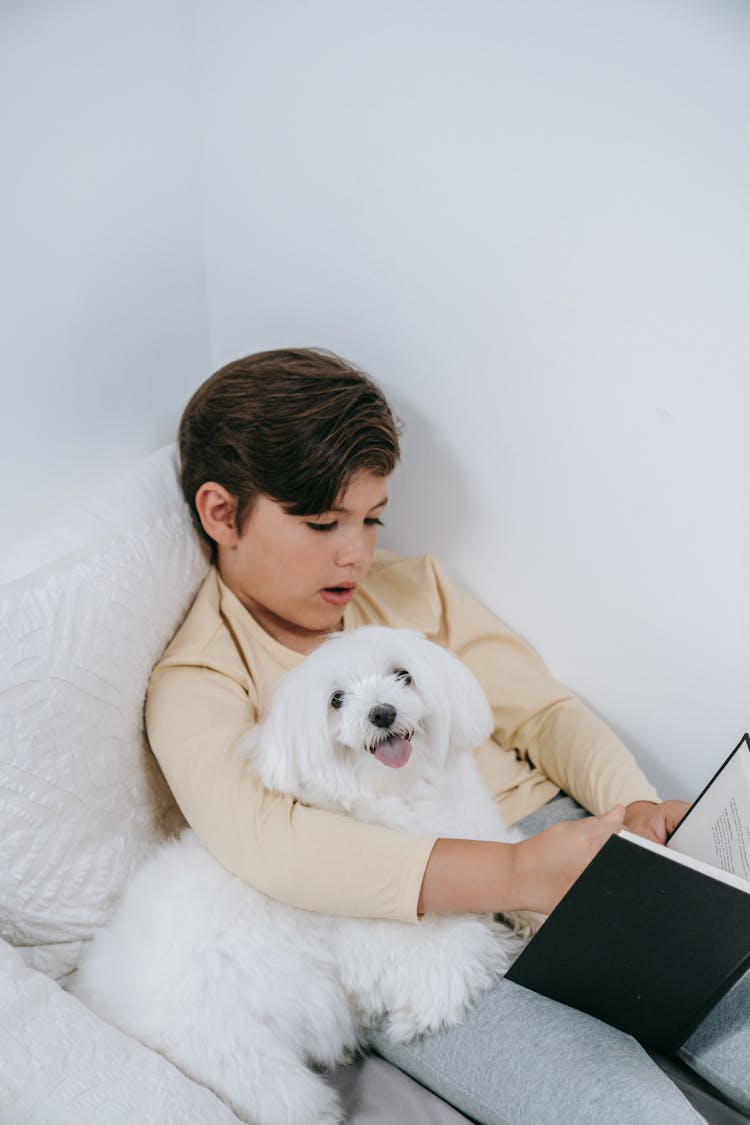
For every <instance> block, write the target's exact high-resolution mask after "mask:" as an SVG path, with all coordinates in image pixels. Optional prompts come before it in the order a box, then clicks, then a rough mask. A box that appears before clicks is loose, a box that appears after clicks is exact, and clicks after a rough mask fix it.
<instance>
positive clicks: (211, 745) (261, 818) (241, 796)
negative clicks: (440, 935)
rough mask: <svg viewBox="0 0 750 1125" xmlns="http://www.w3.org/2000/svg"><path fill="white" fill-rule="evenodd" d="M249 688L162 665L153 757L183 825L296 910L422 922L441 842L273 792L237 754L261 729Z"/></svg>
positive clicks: (150, 704) (156, 684)
mask: <svg viewBox="0 0 750 1125" xmlns="http://www.w3.org/2000/svg"><path fill="white" fill-rule="evenodd" d="M255 718H256V716H255V714H254V711H253V707H252V704H251V702H250V700H249V698H248V695H247V692H246V690H245V688H244V687H243V686H242V685H241V684H240V683H238V682H237V681H236V680H235V679H233V678H232V676H231V675H229V674H226V673H225V672H223V671H221V670H219V669H216V668H210V667H205V666H199V665H191V664H179V663H178V664H175V663H167V664H165V665H161V666H157V668H156V670H155V672H154V674H153V676H152V678H151V683H150V685H149V691H148V695H147V701H146V726H147V731H148V737H149V741H150V744H151V747H152V749H153V752H154V754H155V755H156V758H157V760H158V762H159V765H160V766H161V769H162V772H163V773H164V776H165V778H166V780H167V783H168V784H169V786H170V788H171V790H172V793H173V794H174V796H175V799H176V800H177V803H178V805H179V806H180V808H181V810H182V812H183V815H184V816H185V819H186V820H187V821H188V823H189V824H190V826H191V827H192V828H193V829H194V830H195V832H196V834H197V835H198V836H199V838H200V839H201V840H202V841H203V843H204V844H205V845H206V847H207V848H208V849H209V850H210V851H211V852H212V853H213V855H214V856H215V857H216V858H217V859H218V860H219V862H220V863H221V864H222V865H223V866H224V867H225V868H227V870H229V871H231V872H232V873H233V874H235V875H237V876H238V877H239V878H241V879H242V880H243V881H245V882H246V883H248V884H250V885H251V886H253V887H255V888H256V889H257V890H259V891H261V892H263V893H264V894H267V895H269V897H271V898H274V899H277V900H279V901H281V902H286V903H289V904H290V905H292V906H296V907H301V908H302V909H305V910H312V911H318V912H320V913H326V914H334V915H346V916H348V917H368V918H393V919H397V920H399V921H403V922H416V921H417V902H418V899H419V892H420V889H421V885H422V879H423V876H424V871H425V868H426V866H427V861H428V859H429V856H430V852H431V851H432V847H433V845H434V843H435V837H434V836H414V835H410V834H408V833H402V832H396V831H393V830H391V829H387V828H382V827H380V826H377V825H370V824H364V823H361V822H359V821H356V820H353V819H351V818H349V817H345V816H338V815H336V814H333V813H329V812H323V811H320V810H318V809H312V808H309V807H308V806H305V805H303V804H301V803H300V802H298V801H294V800H292V799H290V798H288V797H285V796H282V795H280V794H278V793H272V792H270V791H269V790H267V789H266V788H265V787H264V786H263V785H262V784H261V782H260V780H259V778H258V777H257V775H256V774H255V772H254V770H253V769H252V768H251V766H250V764H249V763H248V761H247V760H246V759H245V758H244V757H243V755H242V754H241V753H240V752H239V751H238V744H239V742H240V741H241V739H242V738H243V737H244V736H246V735H247V734H248V732H249V731H250V729H251V728H252V726H253V725H254V723H255Z"/></svg>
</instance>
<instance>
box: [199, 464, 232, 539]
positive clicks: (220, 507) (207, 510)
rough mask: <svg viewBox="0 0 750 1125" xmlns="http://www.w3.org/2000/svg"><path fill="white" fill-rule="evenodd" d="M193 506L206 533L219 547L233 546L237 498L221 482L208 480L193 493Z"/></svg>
mask: <svg viewBox="0 0 750 1125" xmlns="http://www.w3.org/2000/svg"><path fill="white" fill-rule="evenodd" d="M195 507H196V509H197V512H198V515H199V516H200V521H201V523H202V524H203V530H204V531H205V533H206V535H210V536H211V538H212V539H213V540H214V541H215V542H216V543H218V544H219V546H221V547H233V546H234V545H235V544H236V542H237V539H238V535H237V499H236V497H234V496H233V495H232V493H231V492H227V490H226V488H224V485H223V484H217V483H216V481H213V480H210V481H206V483H205V484H202V485H201V486H200V488H199V489H198V491H197V492H196V494H195Z"/></svg>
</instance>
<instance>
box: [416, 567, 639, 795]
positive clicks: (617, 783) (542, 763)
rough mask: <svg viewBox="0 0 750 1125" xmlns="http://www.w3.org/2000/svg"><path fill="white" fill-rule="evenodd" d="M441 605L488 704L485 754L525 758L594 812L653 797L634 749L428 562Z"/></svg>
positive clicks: (449, 636) (453, 645)
mask: <svg viewBox="0 0 750 1125" xmlns="http://www.w3.org/2000/svg"><path fill="white" fill-rule="evenodd" d="M431 565H432V568H433V574H434V581H435V586H436V589H437V593H438V596H439V598H440V600H441V603H442V620H443V628H444V637H443V641H444V643H445V644H446V645H447V646H448V647H449V648H450V649H452V651H453V652H455V653H456V655H457V656H458V657H460V659H461V660H463V661H464V663H465V664H467V665H468V667H469V668H470V669H471V670H472V672H473V673H474V675H475V676H476V677H477V679H478V680H479V682H480V683H481V685H482V687H483V688H484V691H485V693H486V695H487V697H488V699H489V701H490V704H491V706H492V710H493V714H494V720H495V729H494V732H493V736H492V741H491V743H490V745H489V748H488V747H487V746H485V747H484V748H482V753H483V754H484V755H485V761H484V762H483V765H485V766H486V768H485V769H483V771H482V772H483V773H484V774H485V777H486V776H487V774H490V776H491V774H492V762H491V761H490V762H489V763H488V762H487V760H486V756H487V755H488V754H490V755H492V753H495V755H498V754H500V753H501V752H502V751H503V750H504V751H506V752H513V753H515V754H516V755H517V756H518V757H519V758H525V759H526V760H528V761H529V762H530V763H531V764H532V765H533V766H535V767H536V768H537V769H538V770H539V771H540V772H541V774H542V775H544V777H546V778H548V779H549V780H550V781H552V782H553V783H554V784H555V785H556V786H557V787H558V788H560V789H562V790H564V791H565V792H566V793H569V794H570V795H571V796H572V797H574V798H575V799H576V800H577V801H578V802H579V804H581V805H583V807H584V808H586V809H588V810H589V811H590V812H592V813H595V814H597V815H598V814H601V813H603V812H606V811H607V810H608V809H610V808H612V806H613V805H616V804H618V803H622V804H629V803H630V802H631V801H639V800H646V801H656V800H658V796H657V794H656V790H655V789H654V788H653V786H652V785H650V783H649V782H648V781H647V779H646V777H645V776H644V774H643V773H642V772H641V770H640V768H639V767H638V765H637V763H636V761H635V758H634V757H633V755H632V754H631V753H630V752H629V751H628V750H627V749H626V748H625V746H624V745H623V744H622V742H621V741H620V739H619V738H618V737H617V736H616V735H615V733H614V732H613V731H612V730H610V728H609V727H608V726H607V724H606V723H604V722H603V721H602V719H600V718H599V716H598V715H596V714H595V713H594V712H593V711H592V710H590V709H589V708H588V707H587V706H586V705H585V704H584V703H583V702H582V701H581V700H580V699H578V698H577V697H576V696H575V695H574V694H573V693H572V692H570V691H568V690H567V689H566V688H565V687H563V686H562V685H561V684H559V683H558V682H557V681H556V680H555V679H554V678H553V677H552V676H551V674H550V672H549V671H548V669H547V668H546V666H545V664H544V662H543V661H542V660H541V658H540V657H539V656H538V655H537V654H536V653H535V652H534V651H533V649H532V648H531V647H530V646H529V645H528V644H526V643H525V642H524V641H522V640H521V638H520V637H518V636H517V635H516V634H515V633H513V632H512V631H511V630H510V629H508V628H507V626H505V625H503V623H502V622H501V621H499V620H498V618H497V617H496V616H495V615H494V614H493V613H492V612H491V611H490V610H488V609H487V608H486V607H485V606H483V605H482V604H481V602H479V601H478V600H477V599H476V598H475V597H473V596H472V595H471V594H470V593H469V592H468V591H467V590H464V589H462V588H461V587H459V586H458V585H456V584H454V583H453V582H452V581H451V580H450V579H449V578H448V576H447V575H446V574H445V572H444V571H443V570H442V569H441V568H440V567H439V566H438V564H437V563H435V562H434V561H433V560H431Z"/></svg>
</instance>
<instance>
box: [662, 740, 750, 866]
mask: <svg viewBox="0 0 750 1125" xmlns="http://www.w3.org/2000/svg"><path fill="white" fill-rule="evenodd" d="M667 847H669V848H674V849H675V851H678V852H682V853H684V854H685V855H689V856H693V858H694V859H700V860H703V861H704V863H710V864H712V865H713V866H714V867H721V868H722V869H723V870H724V871H730V872H732V873H733V874H734V875H739V876H740V877H741V878H742V879H750V744H748V742H747V740H746V739H745V740H743V741H742V742H741V743H740V745H739V746H738V748H737V750H736V751H735V752H734V754H732V755H731V756H730V757H729V758H728V759H727V762H726V763H725V765H724V767H723V768H722V769H721V771H720V772H719V773H718V774H717V776H716V777H715V778H714V780H713V782H712V783H711V785H710V786H709V787H708V789H707V790H706V791H705V792H704V793H702V794H701V796H700V797H699V798H698V800H697V801H696V803H695V804H694V805H693V806H692V808H691V809H690V811H689V812H688V814H687V816H686V817H685V819H684V820H683V821H682V823H681V824H680V826H679V827H678V828H677V829H676V831H675V832H674V833H673V835H672V836H671V837H670V840H669V843H668V844H667Z"/></svg>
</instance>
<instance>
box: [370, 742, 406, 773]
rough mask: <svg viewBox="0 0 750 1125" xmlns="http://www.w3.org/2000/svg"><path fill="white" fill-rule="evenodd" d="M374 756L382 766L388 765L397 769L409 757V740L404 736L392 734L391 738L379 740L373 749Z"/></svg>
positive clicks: (403, 764)
mask: <svg viewBox="0 0 750 1125" xmlns="http://www.w3.org/2000/svg"><path fill="white" fill-rule="evenodd" d="M373 754H374V756H375V757H376V758H377V759H378V761H379V762H382V763H383V765H384V766H390V767H391V769H394V770H399V769H401V767H402V766H405V765H406V763H407V762H408V761H409V758H411V742H409V741H408V740H407V739H406V738H400V737H399V735H397V734H394V735H393V736H392V737H391V738H388V739H386V741H385V742H381V743H380V745H379V746H376V747H375V749H374V750H373Z"/></svg>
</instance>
